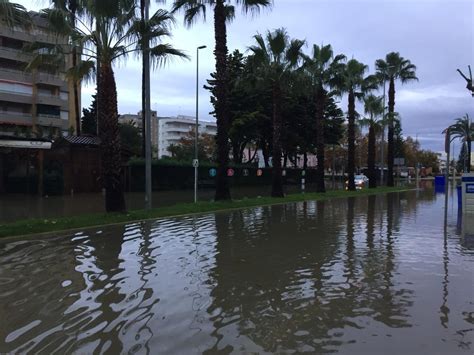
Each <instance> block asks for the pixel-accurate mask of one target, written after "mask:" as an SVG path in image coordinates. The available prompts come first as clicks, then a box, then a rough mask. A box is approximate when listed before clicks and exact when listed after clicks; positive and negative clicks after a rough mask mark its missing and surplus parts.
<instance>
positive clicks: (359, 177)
mask: <svg viewBox="0 0 474 355" xmlns="http://www.w3.org/2000/svg"><path fill="white" fill-rule="evenodd" d="M364 178H365V175H356V176H354V179H359V180H363V179H364Z"/></svg>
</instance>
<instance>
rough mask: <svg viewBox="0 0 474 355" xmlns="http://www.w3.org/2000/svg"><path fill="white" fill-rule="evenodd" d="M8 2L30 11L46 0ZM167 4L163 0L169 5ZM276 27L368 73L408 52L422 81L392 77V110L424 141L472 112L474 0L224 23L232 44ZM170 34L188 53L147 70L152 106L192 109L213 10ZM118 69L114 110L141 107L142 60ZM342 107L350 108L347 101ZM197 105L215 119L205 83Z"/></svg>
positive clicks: (366, 2)
mask: <svg viewBox="0 0 474 355" xmlns="http://www.w3.org/2000/svg"><path fill="white" fill-rule="evenodd" d="M12 2H18V3H21V4H22V5H24V6H25V7H26V8H28V9H32V10H37V9H40V8H42V7H45V5H47V3H48V2H47V1H45V0H12ZM152 3H153V0H152ZM171 3H172V1H170V0H168V6H170V4H171ZM154 7H155V8H156V6H154ZM279 27H285V28H286V29H287V31H288V33H289V35H290V36H291V37H292V38H299V39H305V40H306V41H307V42H308V44H309V45H311V44H313V43H316V44H331V45H332V47H333V49H334V52H335V53H343V54H345V55H347V57H349V58H352V57H353V58H355V59H357V60H359V61H361V62H363V63H365V64H368V65H369V69H370V72H371V73H373V71H374V62H375V60H376V59H379V58H384V57H385V54H386V53H388V52H391V51H397V52H399V53H400V54H401V56H403V57H405V58H407V59H410V61H411V62H412V63H413V64H415V65H416V66H417V76H418V78H419V82H413V83H409V84H406V85H404V86H402V85H401V84H400V83H397V84H396V85H397V86H396V91H397V92H396V107H395V110H396V111H398V112H399V113H400V115H401V117H402V127H403V133H404V135H405V136H413V137H415V136H416V135H418V139H419V141H420V142H421V144H422V147H423V148H427V149H431V150H435V151H441V150H443V149H444V147H443V145H444V141H443V137H442V135H441V131H442V130H443V129H444V128H446V127H447V126H448V125H450V124H451V123H452V122H453V119H454V118H456V117H461V116H463V115H464V114H465V113H469V115H470V116H471V118H474V98H472V97H471V96H470V95H469V92H468V91H467V89H466V88H465V81H464V80H463V79H462V78H461V77H460V76H459V74H458V73H457V72H456V69H457V68H460V69H461V70H463V71H467V65H468V64H471V65H474V35H473V32H474V1H473V0H274V6H273V8H272V9H270V10H265V11H264V12H262V13H260V15H258V16H247V17H246V16H244V15H242V14H241V13H240V11H238V12H237V16H236V19H235V20H234V22H233V23H232V24H231V25H230V26H229V27H228V47H229V51H230V52H231V51H233V50H234V49H239V50H241V51H246V49H247V47H248V46H249V45H251V44H253V39H252V36H253V35H254V34H256V33H257V32H260V33H264V32H265V31H266V30H268V29H270V30H273V29H275V28H279ZM171 41H172V43H173V45H174V46H175V47H176V48H179V49H183V50H184V51H186V53H187V54H188V55H190V56H191V58H192V59H191V61H181V60H177V61H174V62H171V63H170V64H169V65H168V66H167V67H165V68H161V69H159V70H157V71H155V72H153V73H152V82H151V84H152V95H151V102H152V109H155V110H157V111H158V115H159V116H169V115H177V114H185V115H194V107H195V75H196V74H195V70H196V69H195V68H196V62H195V59H196V58H195V51H196V47H197V46H200V45H207V46H208V48H207V49H204V50H201V52H200V76H201V79H202V80H201V84H200V86H202V84H204V80H205V79H206V78H208V77H209V73H211V72H213V71H214V65H215V64H214V57H213V54H212V52H213V46H214V35H213V24H212V13H208V21H207V23H203V22H202V21H201V22H198V24H196V25H195V26H193V27H192V28H190V29H188V28H186V27H184V26H183V25H182V16H181V15H178V16H177V26H176V28H175V30H174V31H173V38H172V39H171ZM306 50H307V51H309V46H308V47H307V48H306ZM473 69H474V68H473ZM115 71H116V78H117V88H118V105H119V113H136V112H138V111H139V110H140V107H141V103H140V100H141V95H140V90H141V89H140V88H141V84H140V78H141V74H140V72H141V69H140V63H139V62H138V61H137V60H135V59H134V58H129V60H128V61H127V62H126V63H121V64H120V65H118V66H117V67H116V68H115ZM94 90H95V88H94V85H90V86H89V87H85V88H83V96H82V105H83V107H87V106H88V105H89V104H90V100H91V98H90V95H91V93H93V92H94ZM341 106H342V108H343V109H344V111H346V110H347V102H345V100H343V101H341ZM200 107H201V109H200V113H199V114H200V118H202V119H207V120H212V119H213V118H212V117H211V116H210V115H209V112H210V111H211V105H210V103H209V95H208V93H207V92H206V91H205V90H201V92H200ZM455 144H456V145H457V146H459V143H455ZM456 151H458V148H456Z"/></svg>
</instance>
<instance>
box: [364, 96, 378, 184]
mask: <svg viewBox="0 0 474 355" xmlns="http://www.w3.org/2000/svg"><path fill="white" fill-rule="evenodd" d="M382 100H383V97H382V96H374V95H368V96H366V97H364V111H365V114H366V115H368V117H367V118H365V119H363V120H360V124H361V125H363V126H368V127H369V144H368V149H367V170H368V175H369V176H368V178H369V188H375V187H377V175H376V173H375V138H376V137H375V135H376V131H377V130H378V129H379V128H380V123H381V122H380V120H378V119H377V117H380V116H381V115H382V114H383V103H382Z"/></svg>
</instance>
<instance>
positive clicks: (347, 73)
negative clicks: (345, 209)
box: [338, 59, 376, 191]
mask: <svg viewBox="0 0 474 355" xmlns="http://www.w3.org/2000/svg"><path fill="white" fill-rule="evenodd" d="M367 70H368V66H367V65H365V64H363V63H361V62H359V61H357V60H356V59H351V60H349V61H348V62H347V63H346V65H344V67H343V70H342V71H341V74H340V78H339V83H338V86H339V91H340V93H347V94H348V117H347V118H348V129H347V143H348V151H347V155H348V157H347V174H348V180H349V182H348V190H350V191H354V190H355V189H356V187H355V182H354V173H355V120H356V115H357V113H356V109H355V102H356V100H362V98H363V97H364V96H365V94H366V93H367V92H369V91H370V90H374V89H375V88H376V83H375V78H374V77H373V76H368V77H364V74H365V72H366V71H367Z"/></svg>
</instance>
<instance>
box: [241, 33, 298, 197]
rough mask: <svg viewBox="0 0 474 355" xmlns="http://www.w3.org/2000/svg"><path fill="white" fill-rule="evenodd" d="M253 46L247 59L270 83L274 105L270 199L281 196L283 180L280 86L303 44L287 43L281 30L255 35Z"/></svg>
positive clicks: (286, 37) (291, 69)
mask: <svg viewBox="0 0 474 355" xmlns="http://www.w3.org/2000/svg"><path fill="white" fill-rule="evenodd" d="M254 38H255V41H256V42H257V44H256V45H253V46H251V47H249V49H250V51H251V53H252V54H251V58H250V59H249V60H250V61H252V63H253V64H254V65H255V66H256V67H257V68H258V71H259V72H260V75H261V77H262V78H263V79H264V80H267V81H269V82H270V83H271V86H272V102H273V154H272V164H273V169H272V171H273V173H272V174H273V177H272V196H273V197H283V196H284V193H283V179H282V175H281V173H282V171H281V151H282V149H281V135H282V132H281V129H282V117H281V104H282V99H283V97H282V83H283V81H284V80H285V79H287V78H288V76H289V75H290V74H291V73H292V71H293V70H294V69H295V68H296V67H297V66H298V64H299V63H300V62H301V60H302V59H303V53H302V47H303V46H304V44H305V42H304V41H301V40H298V39H293V40H290V38H289V36H288V34H287V33H286V30H285V29H284V28H280V29H277V30H275V31H273V32H270V31H268V32H267V34H266V36H265V38H264V37H263V36H262V35H260V34H258V35H256V36H254Z"/></svg>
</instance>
